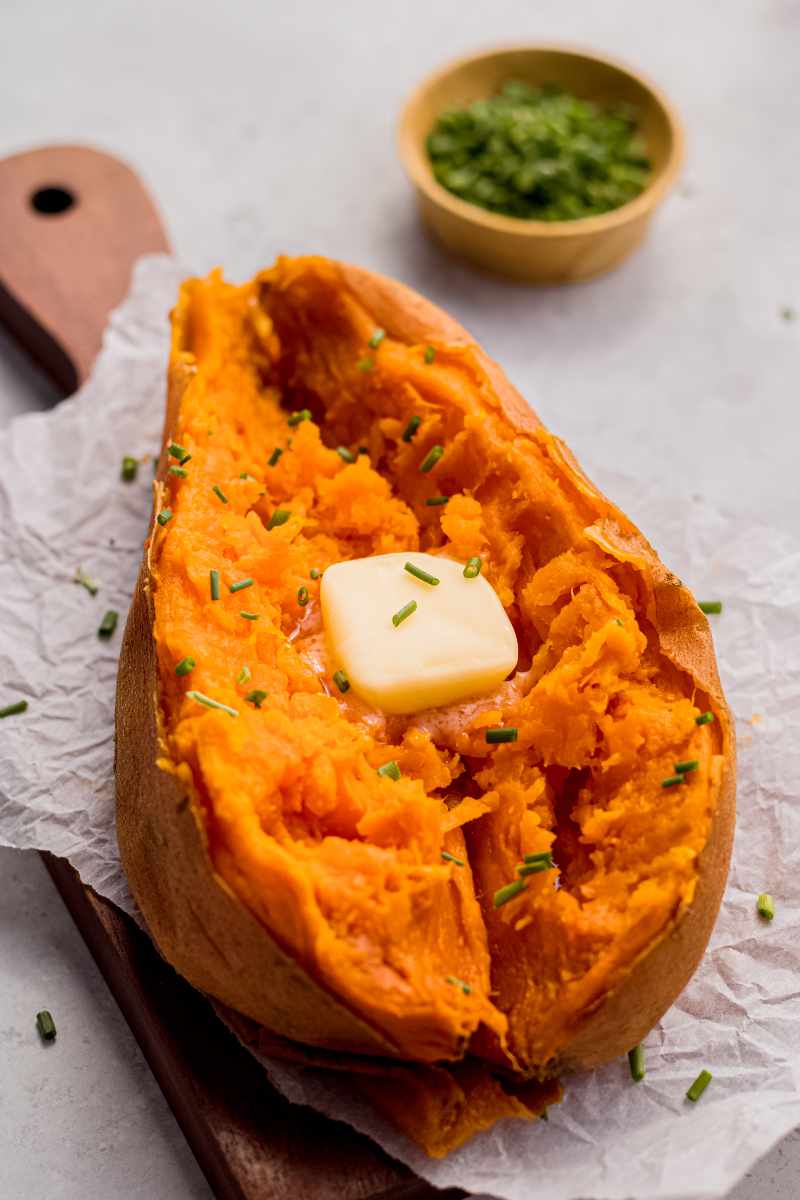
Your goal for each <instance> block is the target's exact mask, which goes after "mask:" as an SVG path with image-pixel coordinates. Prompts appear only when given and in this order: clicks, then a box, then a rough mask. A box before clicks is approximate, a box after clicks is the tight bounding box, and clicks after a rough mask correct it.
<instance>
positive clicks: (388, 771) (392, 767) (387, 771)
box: [378, 758, 400, 782]
mask: <svg viewBox="0 0 800 1200" xmlns="http://www.w3.org/2000/svg"><path fill="white" fill-rule="evenodd" d="M378 774H379V775H383V776H385V777H387V778H388V779H394V780H395V782H397V780H398V779H399V778H400V768H399V767H398V765H397V763H396V762H395V761H394V759H393V758H392V759H390V760H389V762H385V763H384V764H383V766H382V767H378Z"/></svg>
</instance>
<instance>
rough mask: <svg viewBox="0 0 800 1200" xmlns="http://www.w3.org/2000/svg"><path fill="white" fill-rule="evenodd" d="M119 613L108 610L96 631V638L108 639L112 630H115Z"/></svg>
mask: <svg viewBox="0 0 800 1200" xmlns="http://www.w3.org/2000/svg"><path fill="white" fill-rule="evenodd" d="M118 620H119V613H118V612H115V611H114V609H113V608H110V609H109V610H108V612H107V613H106V614H105V616H104V617H103V619H102V621H101V622H100V624H99V626H98V629H97V636H98V637H101V638H110V637H111V635H112V633H113V632H114V630H115V629H116V628H117V621H118Z"/></svg>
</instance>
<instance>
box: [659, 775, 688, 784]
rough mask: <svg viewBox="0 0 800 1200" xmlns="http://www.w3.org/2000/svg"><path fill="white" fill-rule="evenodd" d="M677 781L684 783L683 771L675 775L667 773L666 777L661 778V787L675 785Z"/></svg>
mask: <svg viewBox="0 0 800 1200" xmlns="http://www.w3.org/2000/svg"><path fill="white" fill-rule="evenodd" d="M679 783H686V776H685V775H684V774H683V772H680V773H679V774H677V775H668V776H667V778H666V779H662V780H661V786H662V788H670V787H676V786H677V784H679Z"/></svg>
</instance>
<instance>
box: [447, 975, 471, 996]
mask: <svg viewBox="0 0 800 1200" xmlns="http://www.w3.org/2000/svg"><path fill="white" fill-rule="evenodd" d="M444 981H445V983H451V984H452V985H453V987H458V988H461V990H462V992H463V993H464V995H465V996H469V994H470V992H471V991H472V988H471V987H470V985H469V984H468V983H464V980H463V979H459V978H458V976H457V975H445V977H444Z"/></svg>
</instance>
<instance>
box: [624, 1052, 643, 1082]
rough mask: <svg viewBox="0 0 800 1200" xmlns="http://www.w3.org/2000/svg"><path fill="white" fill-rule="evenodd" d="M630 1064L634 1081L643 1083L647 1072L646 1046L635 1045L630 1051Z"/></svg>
mask: <svg viewBox="0 0 800 1200" xmlns="http://www.w3.org/2000/svg"><path fill="white" fill-rule="evenodd" d="M628 1066H629V1067H630V1071H631V1079H632V1080H633V1082H634V1083H641V1082H642V1080H643V1079H644V1077H645V1075H646V1074H647V1072H646V1069H645V1065H644V1046H634V1047H633V1049H632V1050H629V1051H628Z"/></svg>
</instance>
